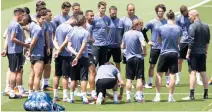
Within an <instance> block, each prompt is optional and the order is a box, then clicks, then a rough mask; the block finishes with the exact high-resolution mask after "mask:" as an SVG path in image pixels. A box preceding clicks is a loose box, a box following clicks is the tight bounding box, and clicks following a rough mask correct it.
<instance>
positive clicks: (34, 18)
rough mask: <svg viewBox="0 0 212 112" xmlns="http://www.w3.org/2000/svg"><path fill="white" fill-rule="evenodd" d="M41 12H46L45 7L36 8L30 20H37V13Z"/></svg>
mask: <svg viewBox="0 0 212 112" xmlns="http://www.w3.org/2000/svg"><path fill="white" fill-rule="evenodd" d="M42 10H46V7H45V6H39V7H36V13H35V14H33V15H31V18H32V20H34V21H36V20H37V13H38V12H40V11H42Z"/></svg>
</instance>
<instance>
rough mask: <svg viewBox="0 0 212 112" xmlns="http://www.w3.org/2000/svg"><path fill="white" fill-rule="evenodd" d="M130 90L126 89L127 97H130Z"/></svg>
mask: <svg viewBox="0 0 212 112" xmlns="http://www.w3.org/2000/svg"><path fill="white" fill-rule="evenodd" d="M130 92H131V91H129V90H127V91H126V94H127V99H130Z"/></svg>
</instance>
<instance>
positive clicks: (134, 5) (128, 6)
mask: <svg viewBox="0 0 212 112" xmlns="http://www.w3.org/2000/svg"><path fill="white" fill-rule="evenodd" d="M129 5H132V6H135V5H134V4H132V3H129V4H127V9H128V7H129Z"/></svg>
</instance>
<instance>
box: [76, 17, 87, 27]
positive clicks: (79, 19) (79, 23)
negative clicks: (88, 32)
mask: <svg viewBox="0 0 212 112" xmlns="http://www.w3.org/2000/svg"><path fill="white" fill-rule="evenodd" d="M85 22H86V18H85V16H84V15H78V16H77V26H82V25H83V24H84V23H85Z"/></svg>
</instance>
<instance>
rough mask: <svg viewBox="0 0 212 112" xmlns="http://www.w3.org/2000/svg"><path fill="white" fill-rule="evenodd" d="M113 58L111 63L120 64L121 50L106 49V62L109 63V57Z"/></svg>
mask: <svg viewBox="0 0 212 112" xmlns="http://www.w3.org/2000/svg"><path fill="white" fill-rule="evenodd" d="M111 56H113V61H114V62H115V63H120V62H121V48H120V47H119V48H108V53H107V62H109V61H110V57H111Z"/></svg>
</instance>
